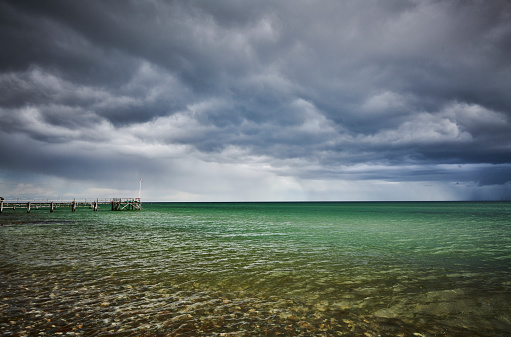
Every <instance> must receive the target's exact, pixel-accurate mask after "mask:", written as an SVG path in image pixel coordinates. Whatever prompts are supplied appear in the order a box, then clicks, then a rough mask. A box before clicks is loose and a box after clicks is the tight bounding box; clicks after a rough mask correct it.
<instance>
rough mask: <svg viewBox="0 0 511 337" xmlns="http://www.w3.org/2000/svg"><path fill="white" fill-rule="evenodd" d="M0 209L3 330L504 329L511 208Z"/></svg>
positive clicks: (507, 326)
mask: <svg viewBox="0 0 511 337" xmlns="http://www.w3.org/2000/svg"><path fill="white" fill-rule="evenodd" d="M143 207H144V209H143V211H129V212H128V211H126V212H112V211H109V210H108V208H107V207H106V206H105V208H104V209H100V210H99V211H98V212H93V211H91V210H88V209H87V210H86V209H79V210H78V211H77V212H75V213H73V212H71V211H70V210H68V209H64V208H61V209H58V210H57V211H55V212H54V213H50V212H48V211H47V210H39V211H32V212H31V213H30V214H26V213H25V212H24V211H23V210H16V211H12V210H6V211H4V213H3V214H0V224H2V225H3V226H0V278H1V280H0V299H1V300H2V301H1V302H0V303H1V304H0V331H2V332H3V333H4V334H5V335H38V334H39V333H45V334H47V335H54V334H62V335H87V336H92V335H98V336H99V335H105V334H106V335H127V336H131V335H133V336H135V335H151V336H152V335H162V336H165V335H171V336H172V335H177V336H181V335H182V336H197V335H205V336H209V335H220V334H224V335H229V334H235V335H264V334H269V335H278V334H281V335H312V336H316V335H326V336H336V335H352V336H359V335H364V334H365V335H367V336H377V335H382V336H385V335H388V336H398V335H402V336H413V334H415V335H416V336H419V335H424V336H431V335H451V336H466V335H480V336H507V335H510V334H511V306H510V305H509V303H511V232H510V230H511V204H510V203H498V202H495V203H492V202H484V203H477V202H452V203H451V202H441V203H154V204H150V203H145V204H144V205H143Z"/></svg>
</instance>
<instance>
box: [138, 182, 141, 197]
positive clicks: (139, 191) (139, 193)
mask: <svg viewBox="0 0 511 337" xmlns="http://www.w3.org/2000/svg"><path fill="white" fill-rule="evenodd" d="M141 194H142V178H140V188H139V189H138V200H140V195H141Z"/></svg>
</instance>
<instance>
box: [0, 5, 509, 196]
mask: <svg viewBox="0 0 511 337" xmlns="http://www.w3.org/2000/svg"><path fill="white" fill-rule="evenodd" d="M0 43H1V46H2V47H1V52H0V196H3V197H34V198H35V197H94V198H96V197H99V198H102V197H137V196H138V193H139V181H140V178H142V179H143V183H142V198H143V199H144V200H152V201H281V200H290V201H291V200H502V199H510V198H511V2H509V1H508V0H492V1H485V0H466V1H458V0H444V1H437V0H421V1H419V0H381V1H378V0H341V1H339V0H325V1H310V0H293V1H279V0H269V1H259V0H258V1H235V0H232V1H228V0H219V1H194V0H191V1H190V0H187V1H164V0H151V1H142V0H140V1H135V0H133V1H111V0H103V1H94V0H88V1H68V0H46V1H38V0H34V1H20V0H13V1H7V0H2V1H0Z"/></svg>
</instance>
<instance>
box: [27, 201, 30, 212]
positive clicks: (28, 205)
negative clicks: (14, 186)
mask: <svg viewBox="0 0 511 337" xmlns="http://www.w3.org/2000/svg"><path fill="white" fill-rule="evenodd" d="M27 213H30V201H29V202H27Z"/></svg>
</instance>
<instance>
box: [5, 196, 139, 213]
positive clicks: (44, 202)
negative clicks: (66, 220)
mask: <svg viewBox="0 0 511 337" xmlns="http://www.w3.org/2000/svg"><path fill="white" fill-rule="evenodd" d="M98 205H111V210H112V211H124V210H141V209H142V202H141V200H140V198H109V199H98V198H96V199H92V198H83V199H76V198H75V199H62V198H55V199H50V198H46V199H23V198H12V199H3V198H1V199H0V213H2V212H3V211H4V210H5V209H12V210H16V209H17V208H25V209H26V210H27V213H30V211H31V210H33V209H36V210H38V209H49V210H50V212H53V211H54V210H55V209H56V208H59V207H69V208H71V211H73V212H74V211H76V208H77V207H88V208H90V209H92V210H94V211H97V210H98Z"/></svg>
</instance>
